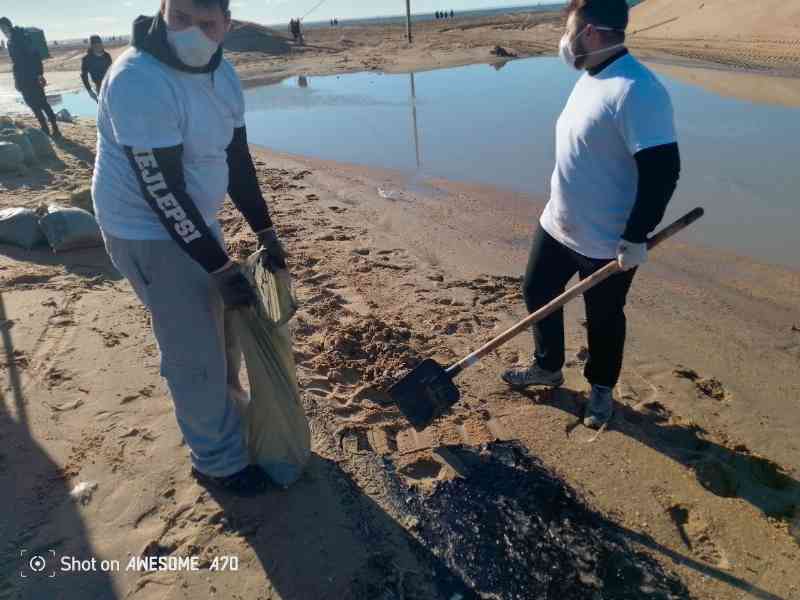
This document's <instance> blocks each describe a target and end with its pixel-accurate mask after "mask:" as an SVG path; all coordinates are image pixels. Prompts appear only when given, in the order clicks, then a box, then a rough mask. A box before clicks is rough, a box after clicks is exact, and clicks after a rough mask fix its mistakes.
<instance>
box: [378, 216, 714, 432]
mask: <svg viewBox="0 0 800 600" xmlns="http://www.w3.org/2000/svg"><path fill="white" fill-rule="evenodd" d="M703 213H704V211H703V209H702V208H695V209H694V210H693V211H691V212H690V213H687V214H686V215H684V216H683V217H681V218H680V219H678V220H677V221H675V222H674V223H673V224H672V225H670V226H669V227H666V228H664V229H662V230H661V231H660V232H658V233H657V234H656V235H654V236H653V237H652V238H650V239H649V240H648V242H647V248H648V250H652V249H653V248H655V247H656V246H657V245H658V244H660V243H661V242H663V241H664V240H666V239H667V238H669V237H672V236H673V235H675V234H676V233H678V232H679V231H681V230H683V229H685V228H686V227H688V226H689V225H691V224H692V223H694V222H695V221H697V220H698V219H699V218H700V217H702V216H703ZM619 271H621V269H620V267H619V263H618V262H617V261H616V260H614V261H611V262H609V263H608V264H607V265H606V266H605V267H603V268H602V269H600V270H599V271H597V272H595V273H594V274H593V275H591V276H590V277H587V278H586V279H583V280H582V281H581V282H580V283H578V284H576V285H574V286H573V287H571V288H570V289H568V290H567V291H566V292H564V293H563V294H561V295H560V296H558V297H557V298H555V299H554V300H552V301H551V302H550V303H549V304H546V305H545V306H543V307H542V308H540V309H539V310H537V311H536V312H535V313H533V314H531V315H529V316H528V317H526V318H525V319H523V320H522V321H520V322H519V323H517V324H516V325H514V326H513V327H512V328H511V329H509V330H507V331H506V332H504V333H502V334H500V335H499V336H497V337H496V338H494V339H493V340H492V341H491V342H489V343H488V344H486V345H485V346H483V347H482V348H480V349H478V350H476V351H475V352H473V353H472V354H470V355H469V356H467V357H466V358H464V359H462V360H460V361H459V362H457V363H456V364H454V365H452V366H450V367H447V368H445V367H442V366H441V365H440V364H439V363H437V362H436V361H435V360H433V359H431V358H427V359H425V360H424V361H423V362H422V363H420V364H419V366H417V368H416V369H414V370H413V371H411V373H409V374H408V375H406V376H405V377H404V378H403V379H401V380H400V381H398V382H397V383H395V384H394V385H393V386H392V387H391V388H390V389H389V395H390V396H391V398H392V400H393V401H394V403H395V404H397V406H398V407H399V408H400V412H402V413H403V415H404V416H405V417H406V419H408V421H409V423H411V425H412V426H413V427H414V429H416V430H417V431H422V430H423V429H425V428H426V427H427V426H428V425H430V424H431V423H432V422H433V420H434V419H436V418H437V417H440V416H441V415H443V414H445V413H446V412H447V411H449V410H450V407H452V406H453V405H454V404H455V403H456V402H458V400H459V399H460V397H461V394H460V393H459V391H458V388H457V387H456V385H455V383H453V380H454V379H455V378H456V377H457V376H458V375H459V374H460V373H461V372H462V371H463V370H464V369H467V368H469V367H471V366H472V365H474V364H475V363H477V362H478V361H479V360H480V359H481V358H483V357H484V356H486V355H487V354H489V353H490V352H492V351H494V350H496V349H497V348H499V347H500V346H502V345H503V344H505V343H506V342H507V341H509V340H510V339H512V338H514V337H516V336H517V335H519V334H520V333H522V332H523V331H525V330H526V329H528V327H530V326H531V325H533V324H534V323H536V322H538V321H541V320H542V319H544V318H545V317H547V316H549V315H551V314H552V313H554V312H555V311H557V310H558V309H559V308H561V307H562V306H564V305H565V304H566V303H567V302H569V301H570V300H572V299H573V298H575V296H578V295H580V294H583V293H584V292H585V291H587V290H589V289H591V288H592V287H594V286H596V285H597V284H599V283H600V282H602V281H605V280H606V279H608V278H609V277H611V276H612V275H614V274H615V273H618V272H619Z"/></svg>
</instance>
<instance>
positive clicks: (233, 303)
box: [212, 264, 258, 308]
mask: <svg viewBox="0 0 800 600" xmlns="http://www.w3.org/2000/svg"><path fill="white" fill-rule="evenodd" d="M212 276H213V277H214V281H216V282H217V287H219V293H220V294H222V300H223V301H224V302H225V306H226V307H227V308H239V307H242V306H252V305H253V304H255V303H256V301H257V300H258V296H256V292H255V290H254V289H253V286H252V285H250V282H249V281H248V280H247V277H245V276H244V273H242V268H241V267H240V266H239V265H238V264H234V265H233V266H232V267H228V268H227V269H225V270H224V271H219V272H217V273H213V274H212Z"/></svg>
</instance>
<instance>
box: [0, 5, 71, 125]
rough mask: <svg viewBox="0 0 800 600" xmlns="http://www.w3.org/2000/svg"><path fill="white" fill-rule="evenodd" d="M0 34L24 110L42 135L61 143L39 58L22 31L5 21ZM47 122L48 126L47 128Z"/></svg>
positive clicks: (1, 25)
mask: <svg viewBox="0 0 800 600" xmlns="http://www.w3.org/2000/svg"><path fill="white" fill-rule="evenodd" d="M0 30H1V31H2V32H3V35H4V36H5V37H6V39H7V40H8V55H9V58H11V62H12V64H13V71H14V86H15V87H16V88H17V91H18V92H19V93H20V94H22V99H23V100H24V101H25V104H27V105H28V108H30V109H31V110H32V111H33V114H34V115H35V116H36V119H37V120H38V121H39V125H40V127H41V128H42V131H44V132H45V133H46V134H47V135H52V136H53V138H55V139H61V131H59V129H58V121H56V115H55V113H54V112H53V109H52V108H51V106H50V103H49V102H48V101H47V96H46V95H45V92H44V88H45V87H46V86H47V81H46V80H45V78H44V65H42V57H41V56H40V55H39V53H38V52H37V51H36V50H35V49H34V48H33V46H32V45H31V43H30V42H29V41H28V38H27V36H26V35H25V32H24V31H23V30H22V28H20V27H14V25H13V24H12V23H11V21H10V20H9V19H8V18H7V17H3V18H2V19H0ZM48 119H49V120H50V126H48V124H47V120H48ZM51 128H52V129H51Z"/></svg>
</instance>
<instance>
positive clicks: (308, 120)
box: [247, 58, 800, 266]
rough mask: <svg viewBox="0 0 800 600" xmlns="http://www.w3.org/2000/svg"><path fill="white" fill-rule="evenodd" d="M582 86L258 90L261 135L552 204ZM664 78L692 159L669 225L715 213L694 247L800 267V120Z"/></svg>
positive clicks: (535, 77)
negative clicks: (554, 176)
mask: <svg viewBox="0 0 800 600" xmlns="http://www.w3.org/2000/svg"><path fill="white" fill-rule="evenodd" d="M577 76H578V74H577V73H576V72H573V71H572V70H570V69H566V68H565V67H564V66H563V64H562V63H561V62H560V61H559V60H558V59H555V58H533V59H525V60H512V61H510V62H507V63H506V64H505V66H503V67H502V69H500V70H497V69H496V68H492V69H487V68H486V66H485V65H475V66H468V67H461V68H456V69H443V70H437V71H427V72H422V73H415V74H414V75H413V76H411V75H408V74H406V75H383V74H379V73H358V74H353V75H342V76H332V77H316V78H314V86H313V88H311V87H309V88H300V87H299V86H298V85H297V82H296V81H295V80H294V79H293V80H290V81H287V82H284V83H283V84H281V85H276V86H270V87H265V88H259V89H253V90H248V92H247V101H248V117H247V119H248V129H249V130H250V139H251V140H253V141H254V142H255V143H259V144H262V145H265V146H267V147H270V148H274V149H276V150H279V151H283V152H290V153H294V154H301V155H307V156H312V157H318V158H324V159H332V160H339V161H343V162H354V163H359V164H364V165H368V166H378V167H388V168H395V169H401V170H406V171H408V172H410V173H416V174H417V175H418V176H419V177H426V176H427V177H443V178H449V179H454V180H462V181H476V182H479V183H486V184H490V185H497V186H501V187H507V188H511V189H513V190H516V191H522V192H527V193H531V194H534V195H537V196H540V197H546V196H547V194H548V192H549V181H550V175H551V173H552V168H553V156H554V152H555V148H554V130H555V123H556V120H557V119H558V116H559V114H560V112H561V110H562V108H563V106H564V104H565V102H566V99H567V97H568V96H569V94H570V92H571V90H572V87H573V85H574V83H575V80H576V78H577ZM660 76H661V78H662V80H663V81H664V82H665V84H666V85H667V87H668V89H669V91H670V93H671V95H672V98H673V103H674V105H675V112H676V120H677V127H678V135H679V140H680V143H681V153H682V157H683V172H682V175H681V182H680V185H679V189H678V193H677V195H676V197H675V199H674V200H673V202H672V204H671V206H670V209H669V212H668V214H667V217H666V218H671V217H672V218H676V217H678V216H680V214H681V213H683V212H686V211H688V210H689V209H691V208H693V207H694V206H697V205H698V204H701V205H704V206H705V207H706V208H707V209H708V216H707V218H706V219H704V221H703V223H702V224H698V226H697V227H696V228H695V229H694V230H693V231H692V232H691V233H689V234H687V235H688V236H689V237H690V238H691V237H693V238H694V241H696V242H702V243H706V244H709V245H712V246H716V247H720V248H723V249H729V250H733V251H735V252H738V253H740V254H745V255H749V256H754V257H756V258H759V259H762V260H765V261H767V262H776V263H780V264H787V265H792V266H800V245H799V244H798V241H797V240H798V238H797V233H796V232H797V228H798V226H800V211H798V207H797V199H796V190H797V189H798V187H800V173H798V171H797V169H796V167H795V166H794V161H795V156H796V148H795V146H796V143H795V141H794V140H796V139H797V138H798V136H800V110H798V109H797V108H788V107H780V106H770V105H766V104H758V103H754V102H746V101H742V100H738V99H735V98H728V97H723V96H720V95H718V94H715V93H713V92H711V91H709V90H706V89H703V88H701V87H699V86H696V85H692V84H688V83H684V82H683V81H680V80H678V79H673V78H672V77H670V76H668V75H666V76H665V75H660ZM734 76H735V75H731V77H734ZM750 77H752V75H751V76H750ZM761 85H771V78H770V77H766V76H765V77H763V81H762V83H761ZM409 88H411V89H410V92H409ZM409 96H410V100H409ZM409 103H410V107H409ZM409 113H410V116H411V121H412V122H411V127H410V128H409V127H408V126H407V125H405V123H407V119H408V117H409ZM289 124H291V125H289ZM343 133H344V135H343ZM423 145H424V148H422V146H423ZM423 154H424V156H423ZM753 157H763V160H753Z"/></svg>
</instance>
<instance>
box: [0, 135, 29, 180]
mask: <svg viewBox="0 0 800 600" xmlns="http://www.w3.org/2000/svg"><path fill="white" fill-rule="evenodd" d="M24 168H25V155H24V154H23V153H22V148H20V147H19V146H18V145H17V144H15V143H14V142H4V141H0V171H3V172H6V173H11V172H17V171H21V170H22V169H24Z"/></svg>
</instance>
